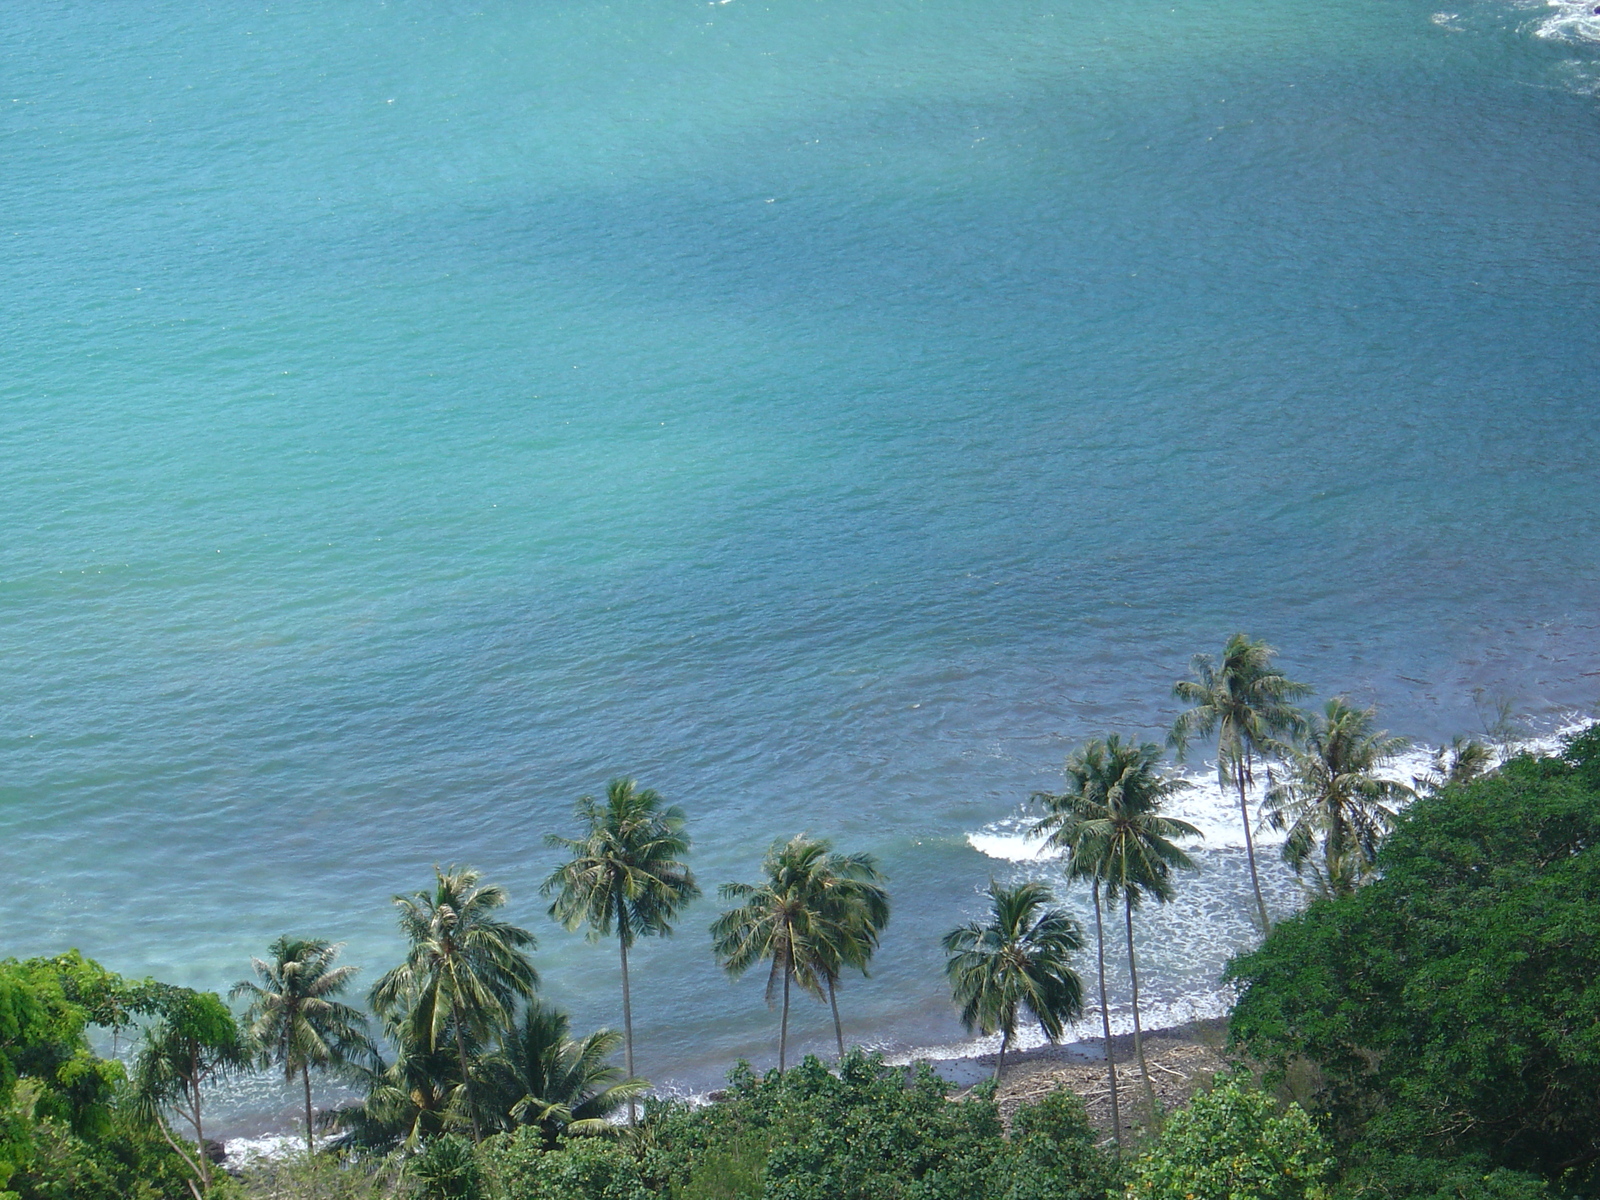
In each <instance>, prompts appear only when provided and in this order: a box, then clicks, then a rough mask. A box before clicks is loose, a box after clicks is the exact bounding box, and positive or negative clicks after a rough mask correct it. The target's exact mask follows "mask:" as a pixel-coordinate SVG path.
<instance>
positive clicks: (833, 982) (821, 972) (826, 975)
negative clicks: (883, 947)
mask: <svg viewBox="0 0 1600 1200" xmlns="http://www.w3.org/2000/svg"><path fill="white" fill-rule="evenodd" d="M818 845H820V846H821V847H822V849H823V851H824V853H823V854H822V857H821V859H820V860H819V861H817V865H816V868H815V870H814V872H813V874H812V879H811V886H812V889H813V891H814V893H815V899H814V901H813V902H812V906H813V908H814V909H815V911H816V912H817V914H818V920H817V921H816V922H815V923H814V925H813V933H814V936H813V938H812V941H811V959H810V961H809V962H808V963H807V964H806V967H807V969H808V970H807V973H808V975H809V976H810V977H811V978H813V979H814V980H816V981H817V982H818V983H819V984H820V985H822V986H823V987H825V988H826V989H827V992H828V1007H829V1009H830V1010H831V1011H832V1013H833V1036H834V1041H835V1042H836V1043H837V1044H838V1047H839V1057H840V1058H843V1057H844V1025H843V1024H842V1023H841V1022H840V1020H839V979H840V975H841V974H842V973H843V971H844V968H846V967H850V968H852V969H854V970H857V971H860V972H861V973H862V974H863V975H865V974H866V973H867V964H868V963H869V962H870V961H871V960H872V955H873V953H874V952H875V951H876V950H877V949H878V943H879V941H880V940H881V939H882V936H883V929H884V926H886V925H888V923H889V892H888V890H887V889H886V888H885V887H884V886H883V884H884V882H885V880H884V876H883V873H882V872H881V871H879V870H878V860H877V859H876V858H874V857H873V856H872V855H870V854H834V853H831V852H830V845H831V844H830V843H828V842H826V841H823V842H819V843H818Z"/></svg>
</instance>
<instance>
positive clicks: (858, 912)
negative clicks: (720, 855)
mask: <svg viewBox="0 0 1600 1200" xmlns="http://www.w3.org/2000/svg"><path fill="white" fill-rule="evenodd" d="M761 870H762V874H763V875H764V876H765V880H764V881H763V882H762V883H760V884H748V883H725V884H723V885H722V887H721V888H719V889H718V895H719V896H721V897H722V899H724V900H730V901H739V902H740V903H739V904H738V906H737V907H735V908H732V909H730V910H729V911H727V912H725V913H723V914H722V915H721V916H720V917H718V918H717V919H716V921H715V922H713V923H712V926H711V942H712V949H713V951H714V953H715V954H716V955H717V958H718V961H719V962H721V964H722V966H723V968H724V969H725V970H726V971H727V972H728V974H730V975H732V976H734V977H735V978H737V977H738V976H740V975H742V974H744V972H745V971H747V970H749V969H750V968H751V967H752V966H754V965H755V964H756V963H759V962H769V963H770V964H771V967H770V969H769V971H768V974H767V1003H768V1004H771V1003H772V998H773V994H774V993H775V992H776V991H777V990H778V988H779V986H780V984H781V986H782V989H783V1016H782V1019H781V1021H780V1024H779V1027H778V1028H779V1032H778V1070H779V1071H780V1072H781V1071H782V1070H783V1069H784V1066H785V1064H786V1062H787V1055H788V1046H789V993H790V987H791V985H792V984H799V986H800V987H801V988H802V989H803V990H805V991H807V992H809V993H811V994H812V995H814V996H817V997H819V998H820V997H821V996H822V994H823V992H824V990H826V989H827V988H829V987H830V986H831V985H832V983H833V978H834V976H836V975H837V973H838V970H839V968H840V966H841V965H844V964H851V965H854V962H855V960H856V959H857V958H859V959H860V961H862V962H864V961H865V955H866V954H869V953H870V945H876V928H881V924H882V921H885V920H887V919H888V901H887V898H886V897H885V896H884V895H883V893H882V891H881V889H879V888H878V887H877V884H876V882H875V881H876V880H877V879H879V878H881V876H879V875H878V873H877V870H876V868H875V867H874V865H873V862H872V859H871V858H870V857H869V856H866V855H857V856H846V855H838V854H834V853H833V847H832V845H831V844H830V843H828V842H826V841H822V840H819V839H816V838H810V837H807V836H805V835H804V834H801V835H800V836H798V837H794V838H791V839H790V840H789V841H787V842H775V843H773V845H772V848H771V849H770V850H769V851H768V852H767V856H766V858H765V859H764V860H763V861H762V864H761ZM880 916H881V919H880ZM869 920H871V921H876V922H877V924H876V925H875V926H874V927H873V929H872V930H871V931H870V933H869V930H868V929H867V927H866V924H865V922H867V921H869ZM869 936H870V938H871V942H870V945H869V944H868V938H869ZM835 1013H836V1014H837V1006H835ZM835 1032H838V1027H837V1025H836V1027H835ZM840 1040H841V1041H842V1040H843V1036H842V1034H841V1035H840Z"/></svg>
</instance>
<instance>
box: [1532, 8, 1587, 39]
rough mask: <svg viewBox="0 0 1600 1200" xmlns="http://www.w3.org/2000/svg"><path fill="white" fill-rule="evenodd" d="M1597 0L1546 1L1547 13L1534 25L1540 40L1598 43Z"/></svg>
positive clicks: (1534, 30)
mask: <svg viewBox="0 0 1600 1200" xmlns="http://www.w3.org/2000/svg"><path fill="white" fill-rule="evenodd" d="M1596 6H1597V0H1548V3H1547V4H1546V5H1545V6H1544V7H1545V8H1546V9H1548V10H1549V11H1548V12H1547V13H1546V14H1545V15H1544V16H1543V17H1542V18H1541V19H1540V20H1539V21H1538V22H1537V23H1536V24H1535V25H1534V29H1533V32H1534V33H1535V34H1536V35H1537V36H1539V37H1542V38H1551V39H1554V40H1556V41H1564V42H1600V13H1597V12H1596V11H1595V9H1596Z"/></svg>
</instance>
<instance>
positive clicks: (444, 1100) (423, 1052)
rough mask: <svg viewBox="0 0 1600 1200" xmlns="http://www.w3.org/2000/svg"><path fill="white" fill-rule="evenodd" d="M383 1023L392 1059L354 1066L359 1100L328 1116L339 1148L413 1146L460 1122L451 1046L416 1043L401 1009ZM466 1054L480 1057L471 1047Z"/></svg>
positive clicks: (461, 1104) (458, 1085)
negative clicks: (358, 1087) (337, 1132)
mask: <svg viewBox="0 0 1600 1200" xmlns="http://www.w3.org/2000/svg"><path fill="white" fill-rule="evenodd" d="M384 1026H385V1032H386V1033H387V1035H388V1037H389V1039H390V1041H392V1042H393V1043H394V1046H395V1058H394V1061H393V1062H390V1063H384V1062H382V1061H379V1060H377V1059H374V1061H373V1063H372V1065H366V1064H362V1063H360V1062H357V1063H355V1064H353V1065H352V1067H351V1068H350V1074H351V1075H352V1076H353V1077H354V1078H355V1079H356V1081H357V1083H358V1085H359V1086H360V1087H361V1089H362V1091H363V1092H364V1093H365V1095H364V1096H363V1098H362V1101H361V1103H360V1104H357V1105H353V1106H351V1107H348V1108H341V1109H336V1110H334V1112H333V1113H332V1114H330V1116H331V1124H333V1125H334V1127H335V1128H337V1129H338V1130H339V1131H340V1145H341V1146H342V1147H343V1146H349V1147H353V1148H355V1149H359V1150H367V1151H377V1152H379V1153H387V1152H389V1151H391V1150H396V1149H399V1148H401V1147H404V1148H406V1149H407V1150H415V1149H416V1148H417V1147H418V1146H420V1145H421V1144H422V1143H424V1142H425V1141H427V1140H428V1139H430V1138H434V1137H438V1136H439V1135H441V1134H444V1133H448V1132H450V1131H451V1130H452V1129H454V1128H457V1127H459V1126H460V1125H461V1124H462V1123H463V1120H464V1118H463V1117H462V1115H461V1114H462V1111H463V1109H464V1108H465V1104H464V1101H463V1091H464V1089H463V1085H462V1082H461V1080H462V1074H461V1067H460V1063H459V1061H458V1057H457V1055H456V1053H455V1050H454V1048H453V1047H451V1046H450V1045H448V1044H444V1043H441V1044H440V1046H439V1047H438V1049H436V1050H429V1049H428V1047H427V1046H426V1045H424V1044H422V1043H420V1042H418V1040H417V1031H416V1030H415V1029H414V1028H413V1026H412V1024H411V1021H410V1019H409V1014H408V1013H405V1012H399V1013H395V1014H392V1016H391V1017H390V1018H388V1019H386V1020H385V1022H384ZM469 1040H470V1038H469ZM468 1053H469V1057H470V1058H473V1059H476V1058H478V1057H479V1052H478V1048H477V1046H476V1045H474V1046H472V1048H471V1049H470V1050H469V1052H468Z"/></svg>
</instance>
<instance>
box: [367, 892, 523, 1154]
mask: <svg viewBox="0 0 1600 1200" xmlns="http://www.w3.org/2000/svg"><path fill="white" fill-rule="evenodd" d="M434 875H435V877H436V880H437V884H436V886H435V888H434V891H433V892H432V893H431V894H430V893H428V892H417V893H416V894H415V895H413V896H396V897H395V898H394V903H395V906H396V907H397V908H399V910H400V931H401V932H402V933H403V934H405V937H406V940H407V941H408V942H409V943H410V947H409V949H408V950H407V952H406V959H405V961H404V962H403V963H401V964H400V965H399V966H398V967H395V968H394V969H393V970H392V971H390V972H389V973H388V974H386V975H384V977H383V978H382V979H380V980H378V982H377V983H376V984H374V985H373V988H372V992H371V1001H372V1007H373V1008H374V1009H376V1010H377V1012H378V1013H379V1014H380V1015H389V1016H397V1015H399V1014H401V1013H403V1014H404V1016H405V1019H406V1020H408V1021H409V1022H410V1024H411V1026H412V1031H413V1034H414V1036H415V1040H416V1042H417V1043H418V1044H419V1045H420V1046H422V1047H425V1048H426V1049H427V1050H428V1051H430V1052H433V1051H437V1050H438V1049H439V1046H440V1043H441V1041H442V1040H443V1039H444V1038H446V1037H449V1038H452V1039H453V1040H454V1042H455V1048H456V1056H457V1059H458V1061H459V1064H460V1068H461V1086H462V1089H463V1091H464V1094H465V1096H464V1098H465V1106H466V1108H467V1110H468V1112H469V1113H471V1115H472V1139H473V1141H478V1140H479V1139H480V1136H481V1135H480V1132H479V1129H478V1119H477V1113H476V1111H475V1109H474V1108H473V1104H472V1075H471V1072H470V1070H469V1068H468V1063H467V1049H468V1038H469V1037H472V1038H475V1039H478V1040H480V1041H482V1040H486V1039H487V1038H488V1037H489V1036H490V1035H491V1033H492V1032H493V1031H494V1030H495V1029H497V1028H503V1027H505V1026H507V1025H509V1024H510V1023H511V1013H512V1009H513V1008H514V1006H515V1004H516V1002H517V1001H518V1000H519V999H525V998H527V997H529V996H531V995H533V991H534V989H535V988H536V987H537V986H538V984H539V974H538V972H537V971H535V970H534V968H533V963H532V962H530V961H529V959H528V955H527V953H526V952H527V951H529V950H532V949H533V948H534V947H535V945H536V944H537V943H536V940H535V938H534V936H533V934H531V933H529V932H528V931H527V930H526V929H522V928H520V927H518V926H516V925H512V924H509V923H508V922H505V921H502V920H499V919H498V918H496V917H495V916H493V915H492V914H493V913H494V911H495V910H496V909H498V908H501V907H503V906H504V905H505V902H506V893H505V890H504V889H503V888H500V887H498V886H496V885H494V884H485V883H482V882H481V881H482V878H483V877H482V875H481V874H480V873H479V872H477V871H475V870H473V869H472V868H471V867H461V868H457V867H451V868H450V870H449V871H441V870H439V868H438V867H435V868H434Z"/></svg>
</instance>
